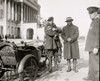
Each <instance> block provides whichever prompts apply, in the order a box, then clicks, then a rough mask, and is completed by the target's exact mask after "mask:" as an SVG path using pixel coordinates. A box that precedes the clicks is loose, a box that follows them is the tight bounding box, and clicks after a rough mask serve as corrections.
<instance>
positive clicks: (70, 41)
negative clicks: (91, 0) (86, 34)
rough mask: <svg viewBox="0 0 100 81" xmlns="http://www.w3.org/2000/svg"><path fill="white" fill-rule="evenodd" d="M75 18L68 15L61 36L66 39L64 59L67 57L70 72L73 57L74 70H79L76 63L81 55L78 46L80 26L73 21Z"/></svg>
mask: <svg viewBox="0 0 100 81" xmlns="http://www.w3.org/2000/svg"><path fill="white" fill-rule="evenodd" d="M72 21H73V19H72V18H71V17H67V18H66V21H65V22H67V25H66V26H65V27H63V29H62V34H61V37H62V39H63V40H64V59H67V63H68V70H67V72H70V71H71V70H72V69H71V59H73V70H74V71H75V72H77V69H76V64H77V59H79V58H80V56H79V46H78V37H79V30H78V27H77V26H75V25H74V24H73V23H72Z"/></svg>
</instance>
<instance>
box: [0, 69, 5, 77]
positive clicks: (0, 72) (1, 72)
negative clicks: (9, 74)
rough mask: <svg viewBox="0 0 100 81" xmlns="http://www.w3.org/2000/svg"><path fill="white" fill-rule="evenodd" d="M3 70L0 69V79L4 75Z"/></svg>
mask: <svg viewBox="0 0 100 81" xmlns="http://www.w3.org/2000/svg"><path fill="white" fill-rule="evenodd" d="M4 73H5V70H2V69H0V78H1V77H2V76H3V75H4Z"/></svg>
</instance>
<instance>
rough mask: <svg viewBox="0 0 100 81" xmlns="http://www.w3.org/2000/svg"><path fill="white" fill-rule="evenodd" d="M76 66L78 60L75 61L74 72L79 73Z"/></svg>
mask: <svg viewBox="0 0 100 81" xmlns="http://www.w3.org/2000/svg"><path fill="white" fill-rule="evenodd" d="M76 64H77V60H76V59H73V71H74V72H75V73H76V72H78V70H77V68H76Z"/></svg>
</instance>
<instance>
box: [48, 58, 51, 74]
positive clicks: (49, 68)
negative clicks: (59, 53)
mask: <svg viewBox="0 0 100 81" xmlns="http://www.w3.org/2000/svg"><path fill="white" fill-rule="evenodd" d="M48 70H49V72H50V73H51V72H52V57H49V67H48Z"/></svg>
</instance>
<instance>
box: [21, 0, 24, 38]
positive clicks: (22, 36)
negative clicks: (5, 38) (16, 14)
mask: <svg viewBox="0 0 100 81" xmlns="http://www.w3.org/2000/svg"><path fill="white" fill-rule="evenodd" d="M23 33H24V32H23V1H22V2H21V38H22V39H24V35H23Z"/></svg>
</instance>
